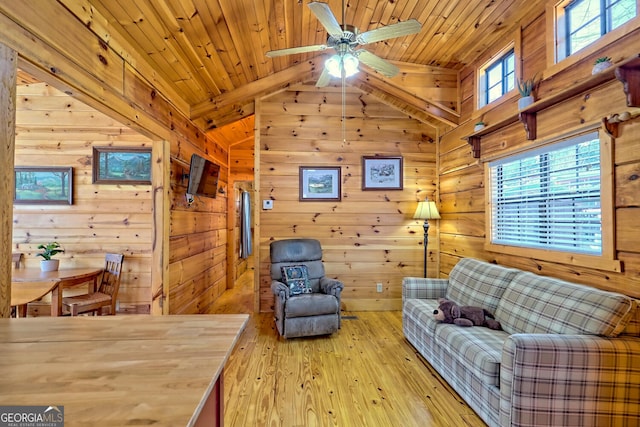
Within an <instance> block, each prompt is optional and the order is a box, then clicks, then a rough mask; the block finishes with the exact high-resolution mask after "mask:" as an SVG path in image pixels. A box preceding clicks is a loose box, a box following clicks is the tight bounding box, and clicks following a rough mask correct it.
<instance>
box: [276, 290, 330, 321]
mask: <svg viewBox="0 0 640 427" xmlns="http://www.w3.org/2000/svg"><path fill="white" fill-rule="evenodd" d="M284 310H285V311H284V315H285V317H287V318H291V317H305V316H318V315H320V314H336V313H339V311H340V307H339V304H338V298H336V297H334V296H333V295H326V294H300V295H294V296H292V297H290V298H289V299H288V300H287V305H286V306H285V309H284Z"/></svg>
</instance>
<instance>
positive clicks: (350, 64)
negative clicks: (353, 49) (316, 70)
mask: <svg viewBox="0 0 640 427" xmlns="http://www.w3.org/2000/svg"><path fill="white" fill-rule="evenodd" d="M358 64H359V61H358V58H356V57H355V56H354V55H352V54H351V53H341V54H336V55H333V56H331V58H329V59H327V61H326V62H325V63H324V66H325V68H326V69H327V71H328V72H329V74H330V75H332V76H333V77H342V69H343V68H344V76H345V77H351V76H353V75H354V74H355V73H357V72H358V71H359V70H358Z"/></svg>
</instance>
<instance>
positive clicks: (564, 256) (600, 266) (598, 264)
mask: <svg viewBox="0 0 640 427" xmlns="http://www.w3.org/2000/svg"><path fill="white" fill-rule="evenodd" d="M484 248H485V250H487V251H489V252H497V253H501V254H507V255H516V256H521V257H526V258H532V259H539V260H541V261H549V262H553V263H561V264H567V265H574V266H577V267H585V268H595V269H596V270H602V271H611V272H616V273H622V272H623V265H622V261H620V260H615V259H605V258H604V257H602V256H596V255H580V254H574V253H570V252H560V251H550V250H544V249H535V248H525V247H518V246H507V245H495V244H493V243H485V245H484Z"/></svg>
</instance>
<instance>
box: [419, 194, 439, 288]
mask: <svg viewBox="0 0 640 427" xmlns="http://www.w3.org/2000/svg"><path fill="white" fill-rule="evenodd" d="M413 218H414V219H424V224H423V226H422V227H423V228H424V277H427V244H428V242H429V236H428V233H429V220H430V219H440V214H439V213H438V208H437V207H436V203H435V202H430V201H429V199H426V200H425V201H424V202H420V203H418V207H417V208H416V213H415V214H414V215H413Z"/></svg>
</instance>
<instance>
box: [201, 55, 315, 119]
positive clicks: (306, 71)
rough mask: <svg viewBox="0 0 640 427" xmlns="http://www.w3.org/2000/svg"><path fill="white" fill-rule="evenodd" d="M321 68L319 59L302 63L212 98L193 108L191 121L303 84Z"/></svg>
mask: <svg viewBox="0 0 640 427" xmlns="http://www.w3.org/2000/svg"><path fill="white" fill-rule="evenodd" d="M321 66H322V64H321V62H320V61H319V60H318V59H317V58H316V59H313V60H309V61H305V62H301V63H300V64H298V65H295V66H293V67H290V68H287V69H286V70H283V71H280V72H278V73H275V74H272V75H270V76H269V77H265V78H263V79H259V80H255V81H253V82H251V83H247V84H246V85H244V86H242V87H240V88H238V89H236V90H233V91H230V92H226V93H223V94H222V95H220V96H216V97H215V98H210V99H208V100H207V101H205V102H201V103H199V104H196V105H194V106H193V107H191V119H192V120H195V119H199V118H201V117H204V116H208V115H215V114H216V113H217V112H219V111H221V110H223V109H224V108H225V107H228V106H230V105H235V104H239V103H246V102H247V100H253V99H255V98H257V97H260V96H263V95H266V94H268V93H270V92H273V91H276V90H279V89H282V88H285V87H288V86H290V85H293V84H296V83H302V82H304V81H306V80H308V79H309V78H310V77H311V76H312V75H313V73H314V71H315V70H316V69H317V68H318V67H321Z"/></svg>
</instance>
